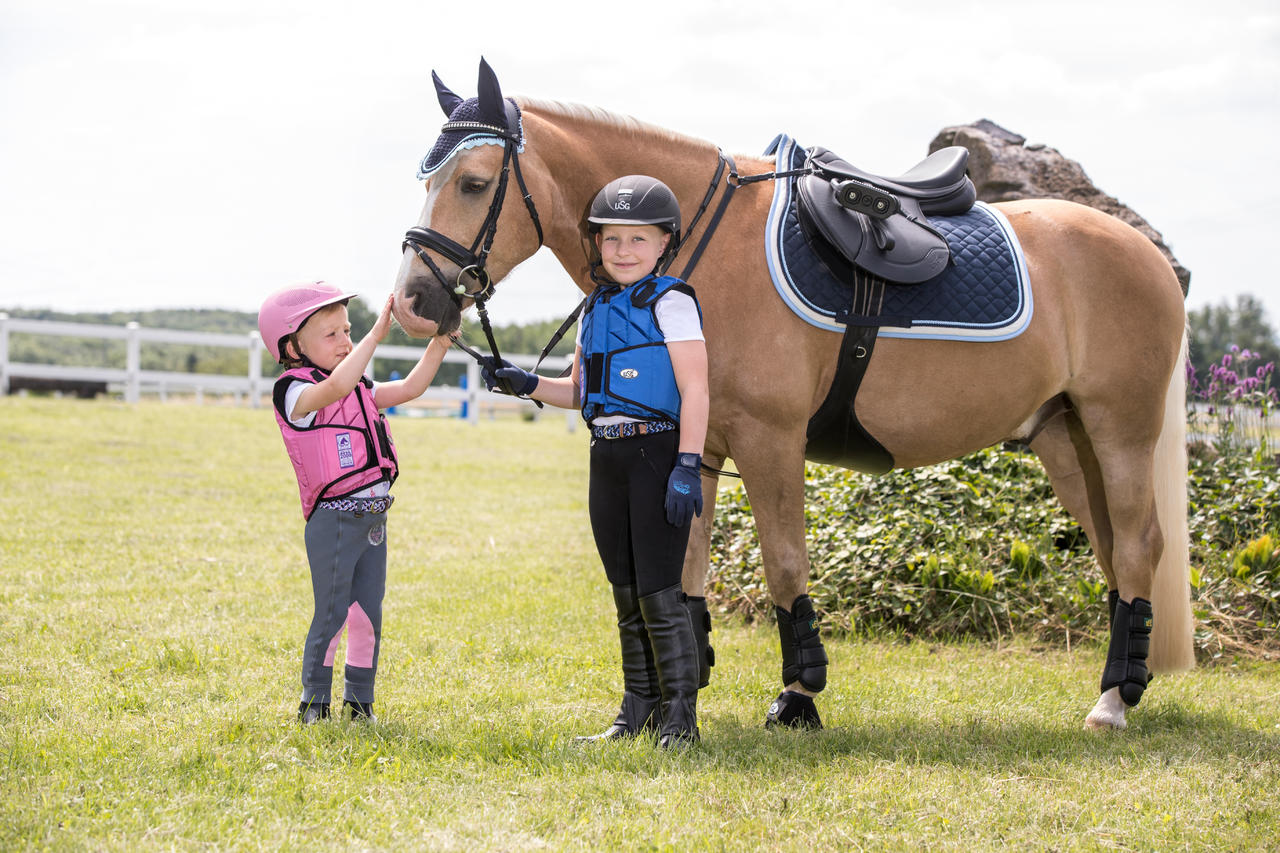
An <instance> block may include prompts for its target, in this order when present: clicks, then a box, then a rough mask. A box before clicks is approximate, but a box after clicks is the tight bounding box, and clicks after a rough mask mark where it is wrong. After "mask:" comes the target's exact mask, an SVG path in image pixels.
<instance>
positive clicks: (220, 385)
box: [0, 312, 577, 429]
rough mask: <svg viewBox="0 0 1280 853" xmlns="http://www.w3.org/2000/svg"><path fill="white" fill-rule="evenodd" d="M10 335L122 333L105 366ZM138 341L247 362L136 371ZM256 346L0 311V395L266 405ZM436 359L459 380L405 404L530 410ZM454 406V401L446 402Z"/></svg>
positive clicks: (454, 359)
mask: <svg viewBox="0 0 1280 853" xmlns="http://www.w3.org/2000/svg"><path fill="white" fill-rule="evenodd" d="M10 334H28V335H40V336H50V337H73V338H89V339H101V340H123V341H124V342H125V363H124V366H123V367H105V366H101V365H65V364H35V363H28V362H16V361H13V360H11V358H10V352H9V335H10ZM143 343H155V344H180V345H183V344H185V345H187V346H203V347H224V348H227V349H238V350H243V351H245V352H246V353H247V355H248V369H247V371H246V372H245V373H244V374H242V375H226V374H215V373H183V372H180V371H164V370H143V369H142V344H143ZM264 352H265V349H264V348H263V346H262V341H261V339H260V338H259V337H258V333H257V332H256V331H254V332H248V333H246V334H242V335H236V334H227V333H218V332H184V331H177V330H174V329H151V328H144V327H142V326H140V325H139V324H138V323H136V322H130V323H126V324H125V325H123V326H109V325H98V324H92V323H68V322H61V321H56V320H26V319H18V318H12V317H10V316H9V315H8V314H6V313H4V312H0V396H3V395H6V394H8V393H9V392H10V390H12V389H17V388H24V387H25V388H34V389H41V388H45V389H49V390H61V391H64V392H68V393H81V394H83V395H85V396H93V394H94V393H119V394H121V395H122V396H123V398H124V400H125V402H127V403H136V402H138V400H140V399H141V397H142V395H143V394H157V395H159V397H160V398H161V399H164V398H166V397H167V395H168V394H170V393H190V394H193V395H194V396H195V397H196V399H197V400H202V399H203V395H204V394H205V393H213V394H229V395H232V396H233V397H234V398H235V399H236V400H237V402H238V401H240V400H246V401H247V402H248V404H249V405H250V406H252V407H254V408H257V407H259V406H262V405H263V404H264V403H263V401H264V398H268V403H267V404H268V405H269V397H270V394H271V387H272V384H273V382H274V379H273V377H270V376H264V375H263V372H262V358H263V353H264ZM421 355H422V349H421V348H418V347H408V346H391V345H382V346H379V347H378V348H377V349H376V350H374V357H373V360H372V361H370V363H369V372H370V373H372V372H373V365H374V362H376V361H377V360H378V359H390V360H394V361H417V360H418V358H420V357H421ZM503 358H505V359H507V360H508V361H510V362H512V363H513V364H517V365H520V366H521V367H524V368H526V369H528V370H532V369H533V366H534V364H535V363H536V362H537V360H538V359H537V356H533V355H508V354H506V353H504V354H503ZM444 360H445V363H446V364H463V365H465V366H466V374H465V376H466V384H465V387H452V386H447V385H434V384H433V385H432V386H431V387H430V388H428V389H427V392H426V393H425V394H423V395H422V396H421V397H419V398H418V400H416V401H414V403H413V404H410V406H409V408H410V409H412V408H413V407H414V405H415V404H416V405H417V406H418V407H420V408H421V409H422V410H424V411H425V410H428V409H432V410H436V411H439V410H440V409H441V408H442V407H449V408H450V409H451V411H450V413H457V414H460V415H461V416H463V417H465V418H466V420H468V421H470V422H472V423H475V422H477V421H478V420H479V419H480V414H481V409H484V410H485V411H486V412H487V413H489V414H490V415H492V414H493V413H494V412H496V411H522V410H526V409H527V410H530V411H532V412H537V411H538V410H537V409H536V408H535V407H534V406H533V404H532V403H531V402H529V401H527V400H518V399H514V398H511V397H502V396H499V395H495V394H491V393H489V392H488V391H486V390H485V389H484V383H483V382H481V380H480V368H479V366H478V365H477V364H476V363H475V361H474V360H473V359H472V358H471V357H470V356H468V355H467V354H465V353H463V352H461V351H460V350H456V349H451V350H449V352H447V353H446V354H445V357H444ZM568 364H569V359H567V358H565V357H564V356H548V357H547V358H546V359H545V360H544V361H543V362H542V366H543V367H544V368H547V369H549V370H551V371H556V372H559V371H560V370H563V369H564V368H565V367H567V366H568ZM454 406H456V407H457V408H456V409H452V407H454ZM566 416H567V419H568V424H569V427H570V429H572V428H573V425H574V423H575V419H576V418H577V412H575V411H572V410H570V411H567V412H566Z"/></svg>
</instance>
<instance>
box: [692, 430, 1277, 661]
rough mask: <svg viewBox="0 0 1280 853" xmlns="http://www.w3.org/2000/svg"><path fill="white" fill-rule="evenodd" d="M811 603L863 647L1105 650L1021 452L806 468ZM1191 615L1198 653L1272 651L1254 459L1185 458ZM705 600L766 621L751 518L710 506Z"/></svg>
mask: <svg viewBox="0 0 1280 853" xmlns="http://www.w3.org/2000/svg"><path fill="white" fill-rule="evenodd" d="M805 474H806V483H807V486H806V492H807V505H806V510H805V520H806V524H807V531H808V548H809V555H810V560H811V563H812V565H811V574H810V595H811V596H812V597H813V599H814V604H815V606H816V607H817V608H818V609H819V611H820V612H822V613H824V616H825V623H826V625H827V626H828V628H835V629H837V630H844V631H848V632H852V633H854V634H859V635H881V634H900V635H903V636H911V637H923V638H943V637H957V636H967V637H975V638H980V639H994V638H999V637H1001V636H1005V635H1008V634H1010V633H1013V632H1018V633H1024V634H1025V633H1029V634H1031V635H1033V636H1037V637H1041V638H1044V639H1051V640H1055V641H1063V640H1069V641H1072V642H1074V641H1075V640H1077V639H1079V638H1081V637H1082V636H1083V637H1093V638H1099V639H1100V638H1102V637H1105V635H1106V628H1107V624H1106V623H1107V607H1106V596H1107V587H1106V582H1105V580H1104V579H1103V576H1102V572H1101V570H1100V569H1099V568H1098V567H1097V565H1096V564H1095V562H1094V560H1093V557H1092V551H1091V549H1090V546H1089V543H1088V540H1087V538H1086V537H1085V535H1084V533H1083V531H1082V530H1081V528H1080V526H1079V525H1078V524H1077V523H1076V522H1075V520H1074V519H1072V518H1071V517H1070V516H1069V515H1067V513H1066V511H1065V510H1063V509H1062V507H1061V505H1060V504H1059V503H1058V501H1057V499H1056V498H1055V497H1054V496H1053V493H1052V491H1051V489H1050V486H1049V481H1048V477H1047V476H1046V475H1045V473H1044V470H1043V468H1042V467H1041V466H1040V463H1039V461H1038V460H1037V459H1036V458H1035V457H1034V456H1033V455H1031V454H1029V453H1025V452H1021V451H1018V450H1012V449H1007V448H998V447H996V448H988V449H987V450H984V451H981V452H979V453H975V454H972V455H970V456H967V457H965V458H963V459H957V460H953V461H951V462H947V463H943V464H940V465H935V466H932V467H929V468H921V469H916V470H910V471H893V472H890V473H889V474H886V475H882V476H879V477H871V476H867V475H864V474H858V473H855V472H851V471H846V470H843V469H839V468H833V467H828V466H819V465H810V466H807V468H806V472H805ZM1188 489H1189V504H1190V507H1191V514H1190V517H1189V522H1190V527H1191V548H1192V550H1191V564H1192V569H1191V581H1192V596H1193V608H1194V611H1195V614H1196V616H1197V620H1198V627H1197V632H1196V642H1197V646H1198V648H1199V649H1200V651H1201V654H1202V655H1218V654H1222V653H1223V652H1226V651H1230V652H1249V653H1255V654H1261V655H1268V656H1270V655H1273V654H1275V653H1277V652H1278V651H1280V639H1277V631H1276V628H1277V626H1278V625H1280V549H1278V548H1277V547H1276V546H1277V545H1280V478H1278V477H1277V471H1276V468H1275V465H1274V463H1268V462H1265V461H1261V460H1260V459H1259V458H1258V455H1257V454H1250V453H1240V454H1233V455H1230V456H1215V457H1202V456H1199V455H1193V456H1192V458H1191V460H1190V476H1189V481H1188ZM708 586H709V590H710V591H709V595H710V596H712V598H713V600H714V601H715V602H716V603H717V604H718V605H719V606H720V607H721V608H722V609H724V610H728V611H734V612H740V613H744V614H746V615H748V616H752V615H755V616H764V615H766V614H769V613H771V611H772V605H771V603H770V601H769V597H768V592H767V589H766V587H765V583H764V579H763V574H762V571H761V558H760V545H759V540H758V538H757V536H756V532H755V525H754V524H753V523H752V520H751V505H750V501H749V499H748V497H747V495H746V492H745V491H744V490H743V489H741V488H737V489H730V490H726V491H725V492H723V493H722V494H721V495H720V499H719V502H718V505H717V509H716V524H715V529H714V531H713V534H712V547H711V578H710V583H709V585H708Z"/></svg>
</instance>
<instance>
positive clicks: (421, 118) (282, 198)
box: [0, 0, 1280, 325]
mask: <svg viewBox="0 0 1280 853" xmlns="http://www.w3.org/2000/svg"><path fill="white" fill-rule="evenodd" d="M799 8H801V7H796V6H794V4H781V3H764V2H759V0H741V2H734V3H729V2H716V1H715V0H710V2H698V0H693V2H688V3H683V4H679V5H678V6H676V7H674V8H672V7H671V6H669V5H668V4H657V3H654V4H644V5H639V4H636V5H634V6H632V5H630V4H628V5H627V6H620V7H616V8H615V6H614V4H599V3H579V2H566V3H527V2H526V3H512V2H507V0H490V2H486V3H483V4H478V3H476V4H468V3H457V4H447V5H446V4H443V3H438V2H432V3H424V2H421V0H416V2H407V0H391V2H378V0H371V2H368V3H361V4H353V3H346V2H333V0H312V2H306V3H297V2H271V0H255V2H244V1H243V0H216V2H215V1H214V0H103V2H89V0H81V2H74V0H5V3H4V4H3V6H0V116H3V129H0V308H3V307H15V306H16V307H52V308H56V309H60V310H107V309H145V308H152V307H224V308H234V309H240V310H256V308H257V306H258V303H259V302H260V300H261V298H262V296H263V295H264V294H265V293H266V292H268V291H270V290H271V289H273V288H275V287H277V286H279V285H280V284H283V283H287V282H289V281H294V280H298V279H305V278H327V279H330V280H333V281H336V282H338V283H341V284H343V285H346V286H349V287H352V288H353V289H356V290H358V291H360V292H361V293H362V294H364V295H365V296H366V297H367V298H368V299H369V300H370V301H371V302H378V301H380V300H381V298H382V297H383V296H384V295H385V294H386V293H387V292H388V290H389V288H390V286H391V283H392V281H393V280H394V277H395V273H396V269H397V267H398V265H399V241H400V236H401V234H402V233H403V232H404V229H405V228H406V227H408V226H409V225H411V224H413V222H414V221H415V220H416V219H417V216H418V212H419V208H420V206H421V200H422V189H421V186H420V185H419V184H417V183H416V182H415V181H414V167H415V165H416V163H417V161H418V159H419V158H420V157H421V156H422V154H423V153H424V152H425V151H426V149H427V148H428V147H429V146H430V144H431V142H432V141H433V139H434V138H435V135H436V132H437V130H438V128H439V124H440V122H441V120H442V116H441V114H440V112H439V108H438V106H437V105H436V103H435V98H434V95H433V92H432V90H431V86H430V72H431V70H432V69H436V70H438V71H439V72H440V74H441V76H442V77H444V79H445V80H446V82H448V83H449V84H450V85H451V86H452V88H453V89H454V90H455V91H457V92H458V93H459V94H462V95H464V96H469V95H471V94H473V93H474V87H475V76H476V65H477V61H478V59H479V56H480V55H481V54H482V53H483V54H484V55H485V56H486V58H487V59H488V60H489V62H490V63H491V64H492V65H493V66H494V68H495V69H496V70H497V73H498V75H499V78H500V80H501V81H502V84H503V89H504V91H506V92H507V93H508V94H517V95H518V94H525V95H533V96H538V97H548V98H555V99H559V100H564V101H573V102H578V103H585V104H591V105H594V106H600V107H604V108H606V109H609V110H612V111H615V112H621V113H627V114H631V115H634V116H636V117H638V118H641V119H645V120H647V121H651V122H654V123H657V124H660V125H664V126H667V127H670V128H673V129H676V130H680V131H682V132H685V133H690V134H693V135H695V136H700V137H703V138H706V139H708V140H711V141H713V142H715V143H716V144H718V145H720V146H721V147H722V148H725V149H726V150H730V151H734V152H747V153H758V152H759V151H760V150H761V149H763V147H764V146H765V145H766V144H767V143H768V142H769V140H770V139H771V138H772V137H773V136H774V135H775V134H776V133H778V132H780V131H786V132H787V133H790V134H791V135H792V136H794V137H796V138H797V139H799V140H800V141H801V142H802V143H803V144H806V145H814V144H818V145H824V146H826V147H828V148H833V149H835V150H837V151H839V152H840V153H841V154H842V155H843V156H844V157H845V158H846V159H850V160H852V161H854V162H856V163H857V164H858V165H860V166H862V167H863V168H865V169H868V170H870V171H875V172H881V173H885V174H896V173H898V172H902V171H905V170H906V169H907V168H909V167H910V166H911V165H913V164H914V163H915V162H916V161H918V160H919V159H920V158H921V157H923V156H924V155H925V154H926V153H927V146H928V143H929V141H930V140H931V139H932V138H933V137H934V135H935V134H936V133H937V132H938V131H939V130H940V129H942V128H943V127H946V126H949V125H954V124H963V123H967V122H970V121H974V120H976V119H979V118H989V119H992V120H993V121H996V122H998V123H999V124H1002V125H1004V126H1005V127H1007V128H1009V129H1011V130H1014V131H1016V132H1018V133H1020V134H1022V135H1023V136H1025V137H1027V139H1028V140H1029V141H1030V142H1039V143H1044V144H1047V145H1050V146H1052V147H1054V148H1057V149H1058V150H1059V151H1061V152H1062V153H1063V154H1064V155H1066V156H1068V157H1070V158H1072V159H1074V160H1077V161H1079V162H1080V163H1081V164H1082V165H1083V166H1084V168H1085V170H1086V171H1087V172H1088V173H1089V175H1090V177H1091V178H1092V179H1093V180H1094V182H1095V183H1096V184H1097V185H1098V186H1099V187H1100V188H1102V189H1103V190H1104V191H1106V192H1108V193H1110V194H1111V195H1113V196H1116V197H1117V198H1119V199H1120V200H1121V201H1123V202H1124V203H1126V204H1128V205H1129V206H1130V207H1132V208H1134V209H1135V210H1136V211H1137V212H1138V213H1140V214H1141V215H1142V216H1144V217H1146V219H1147V220H1148V221H1150V222H1151V223H1152V225H1153V226H1154V227H1155V228H1157V229H1158V230H1160V231H1161V232H1163V234H1164V236H1165V240H1166V242H1167V243H1169V244H1170V246H1171V247H1172V248H1173V251H1174V253H1175V254H1176V255H1177V257H1178V258H1179V259H1180V260H1181V261H1182V263H1183V264H1184V265H1185V266H1187V267H1188V268H1190V269H1191V270H1192V275H1193V278H1192V291H1191V297H1190V300H1189V304H1190V305H1191V306H1192V307H1198V306H1200V305H1203V304H1207V303H1209V304H1218V303H1220V302H1222V301H1224V300H1232V301H1233V300H1234V299H1235V297H1236V295H1238V294H1240V293H1252V294H1254V295H1255V296H1258V297H1260V298H1261V299H1262V300H1263V302H1264V304H1265V305H1266V307H1267V310H1268V313H1269V315H1270V317H1271V320H1272V324H1273V325H1280V273H1277V272H1276V271H1275V270H1274V269H1271V268H1270V265H1269V264H1268V263H1266V262H1265V261H1263V260H1262V259H1263V258H1265V257H1266V247H1267V246H1269V245H1271V244H1272V243H1274V242H1276V239H1275V238H1274V237H1273V236H1272V228H1273V224H1274V223H1275V222H1276V221H1277V220H1278V219H1280V179H1277V176H1276V173H1275V171H1274V163H1275V158H1274V156H1273V155H1272V149H1273V147H1274V145H1275V144H1276V140H1277V139H1278V138H1280V11H1277V9H1278V7H1276V5H1275V4H1274V2H1233V0H1225V2H1215V3H1212V4H1205V3H1190V2H1181V0H1178V2H1164V3H1150V2H1137V3H1116V2H1093V1H1092V0H1084V2H1076V3H1070V4H1059V3H1053V4H1050V3H1043V4H1041V3H1034V2H1027V1H1026V0H1024V2H1006V0H995V2H991V3H988V4H983V5H982V9H983V11H982V13H981V14H979V13H976V12H972V11H969V10H968V9H967V8H966V7H965V6H964V5H962V4H955V3H944V2H933V0H918V2H913V3H910V4H885V3H883V2H880V3H863V2H849V3H843V4H829V8H828V10H827V11H826V12H825V13H823V15H822V16H821V17H820V18H816V17H815V15H814V14H811V13H800V12H797V11H784V10H787V9H791V10H796V9H799ZM851 45H852V46H856V48H857V50H856V51H852V52H851V51H850V50H849V49H848V48H849V47H850V46H851ZM905 45H910V46H911V48H910V50H908V49H907V48H905V47H904V46H905ZM575 302H576V291H575V290H574V288H573V287H572V285H571V284H569V283H568V280H567V277H566V276H565V274H564V273H563V271H561V270H560V268H559V267H558V266H557V265H556V264H555V262H554V260H553V259H551V258H550V257H543V256H542V255H539V256H537V257H535V258H534V259H533V260H531V261H530V262H528V263H527V264H525V265H524V266H522V267H521V268H520V269H518V270H517V271H516V273H514V274H513V276H512V279H511V281H509V282H508V283H507V284H506V285H504V287H503V289H502V291H501V292H500V296H499V298H497V299H495V300H494V302H493V303H492V310H493V315H494V317H495V320H496V321H497V322H515V321H525V320H533V319H544V318H549V317H552V316H555V315H558V314H561V313H563V312H565V311H567V310H568V309H569V308H570V307H572V305H573V304H574V303H575Z"/></svg>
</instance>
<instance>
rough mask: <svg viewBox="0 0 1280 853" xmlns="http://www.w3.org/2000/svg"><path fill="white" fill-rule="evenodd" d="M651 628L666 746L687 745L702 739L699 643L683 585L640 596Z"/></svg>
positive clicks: (661, 743)
mask: <svg viewBox="0 0 1280 853" xmlns="http://www.w3.org/2000/svg"><path fill="white" fill-rule="evenodd" d="M640 610H641V612H642V613H643V614H644V624H645V627H646V628H647V629H648V631H649V643H650V645H651V646H652V647H653V657H654V662H655V664H656V665H657V668H658V687H659V689H660V691H661V693H662V727H661V728H660V729H659V731H658V744H659V746H661V747H662V748H663V749H684V748H686V747H689V746H691V745H693V744H694V743H695V742H696V741H697V740H698V644H697V641H696V640H695V639H694V632H693V623H692V622H691V620H690V618H689V608H688V606H687V605H686V603H685V594H684V593H683V592H682V591H681V590H680V586H679V585H676V586H670V587H667V588H666V589H664V590H661V591H659V592H655V593H652V594H651V595H646V596H644V597H643V598H641V599H640Z"/></svg>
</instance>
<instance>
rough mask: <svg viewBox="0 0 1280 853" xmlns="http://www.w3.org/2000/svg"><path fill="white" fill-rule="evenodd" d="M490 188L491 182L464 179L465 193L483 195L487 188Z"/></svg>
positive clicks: (463, 189)
mask: <svg viewBox="0 0 1280 853" xmlns="http://www.w3.org/2000/svg"><path fill="white" fill-rule="evenodd" d="M488 186H489V182H488V181H484V180H481V179H480V178H463V179H462V191H463V192H464V193H482V192H484V191H485V188H486V187H488Z"/></svg>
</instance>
